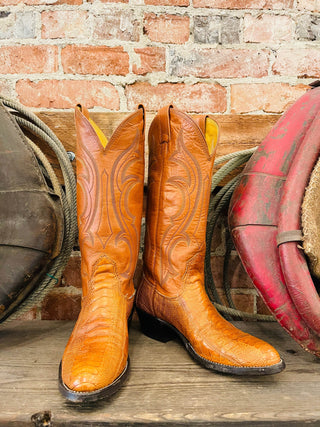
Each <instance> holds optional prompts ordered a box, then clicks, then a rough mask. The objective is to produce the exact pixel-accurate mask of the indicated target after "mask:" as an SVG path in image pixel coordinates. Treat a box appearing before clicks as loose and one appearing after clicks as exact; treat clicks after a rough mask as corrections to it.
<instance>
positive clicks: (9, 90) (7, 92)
mask: <svg viewBox="0 0 320 427" xmlns="http://www.w3.org/2000/svg"><path fill="white" fill-rule="evenodd" d="M0 94H1V95H2V96H6V97H7V98H14V97H15V94H14V88H13V84H12V82H11V81H10V80H5V79H3V80H0Z"/></svg>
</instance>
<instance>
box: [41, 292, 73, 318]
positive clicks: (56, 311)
mask: <svg viewBox="0 0 320 427" xmlns="http://www.w3.org/2000/svg"><path fill="white" fill-rule="evenodd" d="M80 309H81V291H79V290H78V289H75V288H71V287H70V288H57V289H53V290H52V291H51V292H50V293H49V294H48V295H47V296H46V297H45V298H44V300H43V302H42V307H41V319H42V320H76V319H77V317H78V315H79V313H80Z"/></svg>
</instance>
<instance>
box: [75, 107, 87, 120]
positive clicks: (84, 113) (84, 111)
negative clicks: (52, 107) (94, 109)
mask: <svg viewBox="0 0 320 427" xmlns="http://www.w3.org/2000/svg"><path fill="white" fill-rule="evenodd" d="M76 108H77V109H78V110H79V111H81V113H82V114H83V115H84V117H85V118H86V119H88V120H89V117H90V115H89V111H88V110H87V109H86V107H84V106H83V105H81V104H77V106H76Z"/></svg>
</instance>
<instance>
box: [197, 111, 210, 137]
mask: <svg viewBox="0 0 320 427" xmlns="http://www.w3.org/2000/svg"><path fill="white" fill-rule="evenodd" d="M207 117H209V116H205V115H202V116H196V117H193V120H194V121H195V122H196V123H197V125H198V126H199V128H200V130H201V132H202V133H203V135H205V133H206V118H207Z"/></svg>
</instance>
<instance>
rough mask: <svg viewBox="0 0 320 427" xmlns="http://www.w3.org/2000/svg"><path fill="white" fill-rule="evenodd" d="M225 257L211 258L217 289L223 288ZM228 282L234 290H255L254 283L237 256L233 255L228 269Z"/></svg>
mask: <svg viewBox="0 0 320 427" xmlns="http://www.w3.org/2000/svg"><path fill="white" fill-rule="evenodd" d="M224 259H225V257H224V256H212V257H211V271H212V277H213V281H214V283H215V285H216V287H219V288H222V287H223V264H224ZM228 272H229V274H228V280H229V284H230V287H231V288H232V289H239V288H243V289H253V288H254V286H253V283H252V281H251V279H250V277H249V276H248V274H247V273H246V271H245V269H244V268H243V266H242V263H241V261H240V259H239V257H238V256H237V255H231V256H230V260H229V268H228Z"/></svg>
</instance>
